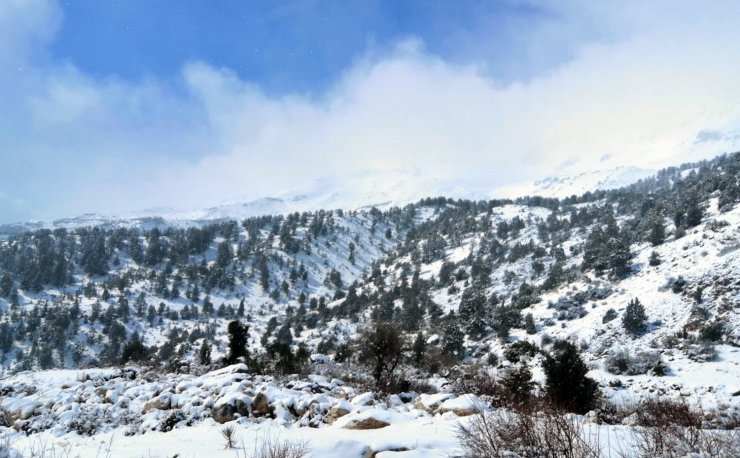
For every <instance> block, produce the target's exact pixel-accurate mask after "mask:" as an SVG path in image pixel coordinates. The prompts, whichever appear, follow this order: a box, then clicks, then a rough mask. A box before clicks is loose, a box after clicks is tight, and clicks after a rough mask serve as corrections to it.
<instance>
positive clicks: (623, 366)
mask: <svg viewBox="0 0 740 458" xmlns="http://www.w3.org/2000/svg"><path fill="white" fill-rule="evenodd" d="M604 369H606V371H607V372H609V373H612V374H617V375H621V374H624V375H640V374H647V373H650V374H652V375H657V376H663V375H665V374H666V372H667V371H668V367H667V366H666V364H665V363H664V362H663V360H662V359H661V358H660V355H659V354H658V353H655V352H640V353H637V354H636V355H635V356H634V357H633V356H630V355H629V354H628V353H627V351H625V350H622V349H620V350H615V351H612V352H611V353H609V355H608V356H607V357H606V360H605V361H604Z"/></svg>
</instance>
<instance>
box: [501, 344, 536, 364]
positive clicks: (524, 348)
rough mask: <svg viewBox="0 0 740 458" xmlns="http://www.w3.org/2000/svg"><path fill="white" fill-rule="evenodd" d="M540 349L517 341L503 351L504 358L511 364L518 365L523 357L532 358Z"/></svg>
mask: <svg viewBox="0 0 740 458" xmlns="http://www.w3.org/2000/svg"><path fill="white" fill-rule="evenodd" d="M539 350H540V349H539V348H538V347H537V345H534V344H533V343H530V342H529V341H527V340H518V341H516V342H514V343H513V344H511V345H510V346H509V348H507V349H506V350H504V358H506V359H507V360H508V361H511V362H512V363H518V362H519V360H520V359H521V358H522V357H523V356H529V357H530V358H532V357H534V355H536V354H537V352H538V351H539Z"/></svg>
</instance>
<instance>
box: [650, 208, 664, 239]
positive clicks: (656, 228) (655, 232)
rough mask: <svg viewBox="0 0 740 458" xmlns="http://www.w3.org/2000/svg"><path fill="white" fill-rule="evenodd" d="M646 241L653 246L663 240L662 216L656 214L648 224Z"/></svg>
mask: <svg viewBox="0 0 740 458" xmlns="http://www.w3.org/2000/svg"><path fill="white" fill-rule="evenodd" d="M648 241H649V242H650V243H651V244H652V245H653V246H658V245H662V244H663V242H664V241H665V224H663V218H661V217H660V215H656V217H655V219H654V220H653V222H652V224H651V226H650V235H649V237H648Z"/></svg>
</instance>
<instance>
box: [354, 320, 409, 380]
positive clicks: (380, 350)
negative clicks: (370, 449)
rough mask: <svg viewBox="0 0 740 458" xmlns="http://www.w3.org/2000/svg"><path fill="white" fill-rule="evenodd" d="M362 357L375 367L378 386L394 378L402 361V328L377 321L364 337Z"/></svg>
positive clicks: (374, 372)
mask: <svg viewBox="0 0 740 458" xmlns="http://www.w3.org/2000/svg"><path fill="white" fill-rule="evenodd" d="M361 342H362V343H363V348H362V354H361V355H360V357H361V359H362V360H363V361H364V362H367V363H368V364H369V365H371V366H372V368H373V378H374V379H375V384H376V386H377V387H381V385H382V384H383V383H384V382H386V381H387V380H388V379H390V378H392V376H393V371H394V370H396V366H398V363H399V362H400V361H401V355H402V353H403V347H404V342H403V337H402V335H401V329H400V328H399V327H398V326H396V325H394V324H392V323H387V322H377V323H375V326H374V327H373V328H371V329H369V330H366V331H365V332H364V333H363V335H362V337H361Z"/></svg>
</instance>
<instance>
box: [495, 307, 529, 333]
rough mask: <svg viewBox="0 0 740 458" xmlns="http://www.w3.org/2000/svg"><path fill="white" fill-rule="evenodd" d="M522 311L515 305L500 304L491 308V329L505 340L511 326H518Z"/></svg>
mask: <svg viewBox="0 0 740 458" xmlns="http://www.w3.org/2000/svg"><path fill="white" fill-rule="evenodd" d="M521 320H522V312H521V311H520V310H519V309H518V308H517V307H512V306H500V307H496V308H494V309H493V330H494V331H496V334H497V335H498V337H499V338H500V339H502V340H506V339H507V338H508V337H509V331H510V330H511V328H514V327H517V326H519V323H520V322H521Z"/></svg>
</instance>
